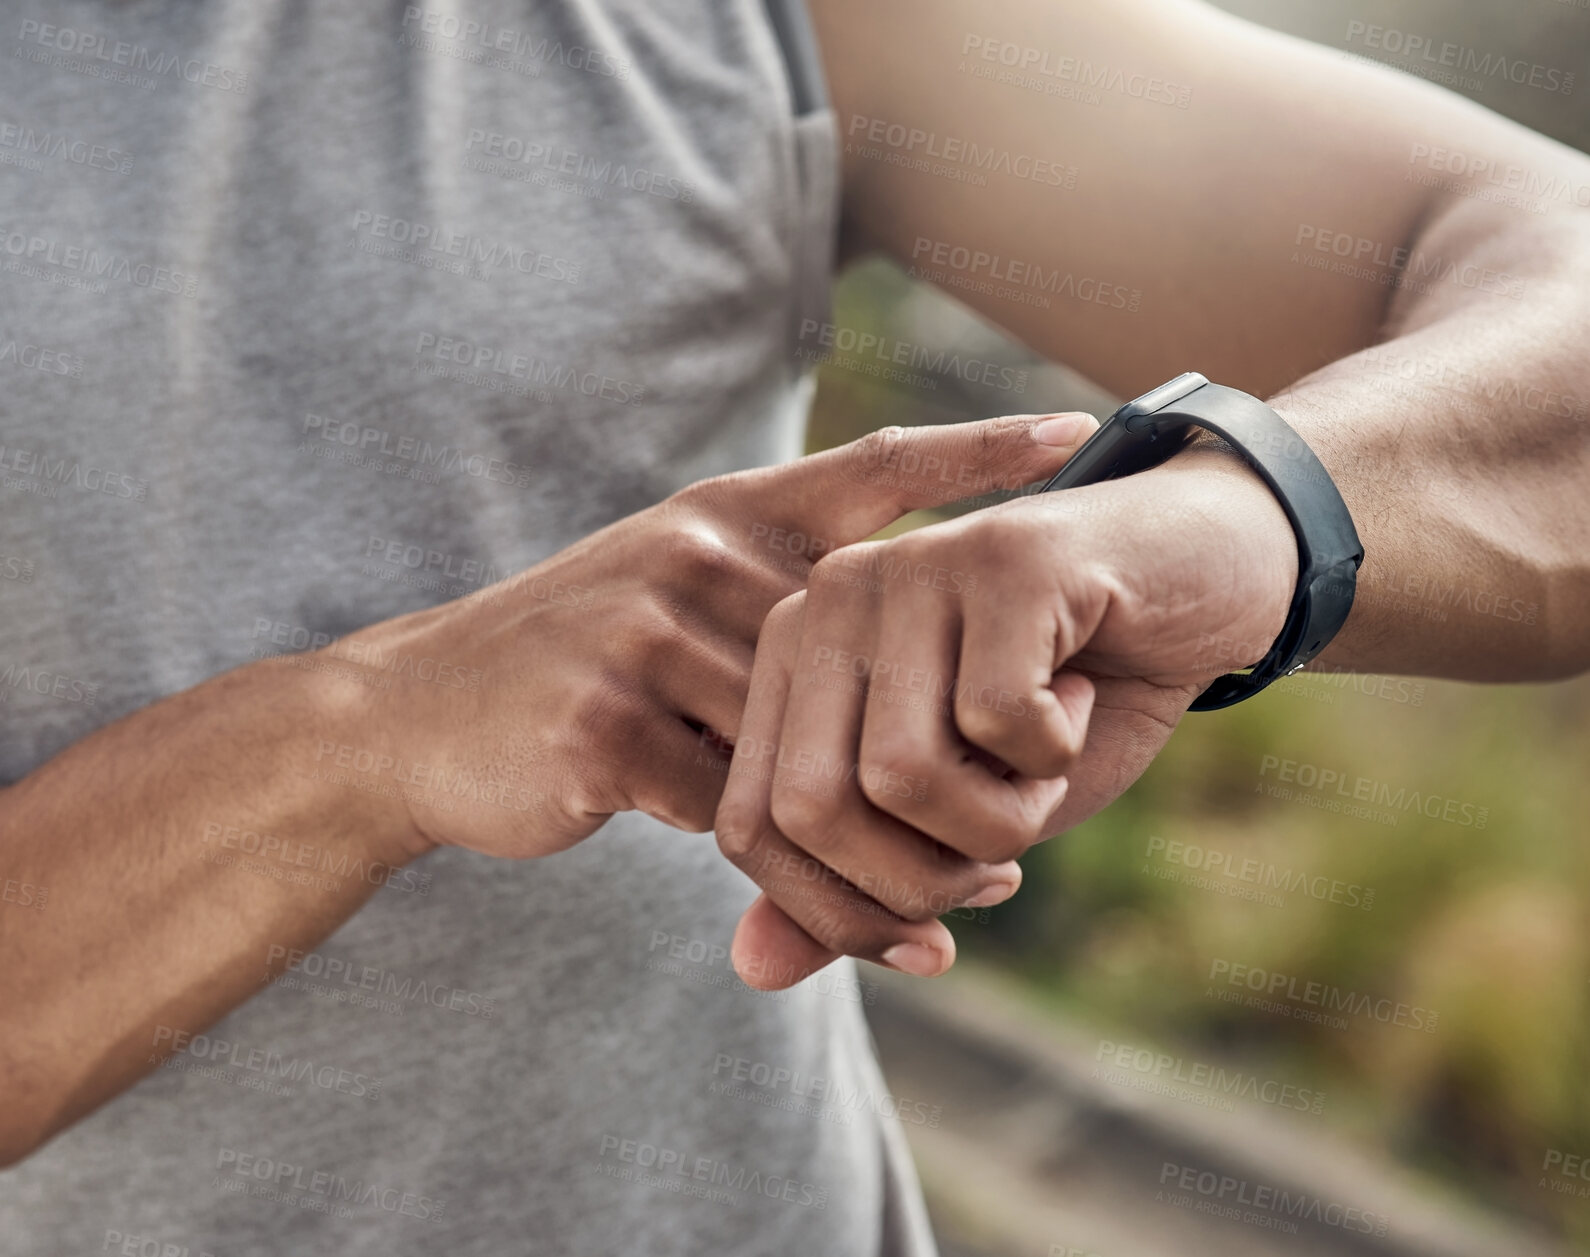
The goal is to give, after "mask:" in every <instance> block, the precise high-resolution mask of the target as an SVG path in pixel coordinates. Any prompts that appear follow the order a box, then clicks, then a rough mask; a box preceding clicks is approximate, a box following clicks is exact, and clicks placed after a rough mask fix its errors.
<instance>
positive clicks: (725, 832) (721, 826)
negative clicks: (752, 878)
mask: <svg viewBox="0 0 1590 1257" xmlns="http://www.w3.org/2000/svg"><path fill="white" fill-rule="evenodd" d="M763 833H764V825H763V820H762V815H761V813H760V811H759V809H758V808H757V807H756V806H755V804H754V803H753V802H752V801H750V800H740V799H732V798H725V799H724V800H723V803H722V804H721V805H720V806H719V808H718V815H717V831H716V835H717V839H718V850H719V851H721V852H723V854H724V856H725V857H727V858H728V860H729V861H730V862H731V863H732V864H734V865H735V867H737V868H738V867H742V866H743V865H744V864H745V863H746V862H748V861H749V860H750V859H751V857H752V856H754V855H755V854H756V851H757V848H758V847H760V846H761V845H762V837H763Z"/></svg>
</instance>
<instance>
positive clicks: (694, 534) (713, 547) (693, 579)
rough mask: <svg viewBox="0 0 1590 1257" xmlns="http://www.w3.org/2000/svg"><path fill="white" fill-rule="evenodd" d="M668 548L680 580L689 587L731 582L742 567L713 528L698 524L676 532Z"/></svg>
mask: <svg viewBox="0 0 1590 1257" xmlns="http://www.w3.org/2000/svg"><path fill="white" fill-rule="evenodd" d="M668 549H669V557H670V559H671V560H672V562H673V563H674V564H675V565H676V567H677V570H678V571H679V574H680V576H681V578H682V579H683V581H684V582H685V583H686V584H687V585H688V586H690V587H691V588H700V587H702V586H710V585H714V584H716V583H717V582H719V581H724V580H729V579H732V578H734V577H735V576H737V575H738V574H739V572H740V570H741V568H742V566H743V562H742V560H741V558H740V556H739V555H738V554H737V553H736V552H735V550H734V548H733V547H732V546H731V545H729V543H728V542H727V541H725V540H724V539H723V537H722V536H721V535H720V534H719V533H718V532H717V531H716V530H715V529H713V528H711V527H708V526H707V525H705V524H701V523H692V524H690V525H687V526H686V527H683V528H681V529H679V530H678V531H677V532H676V533H675V534H674V537H673V540H672V542H671V543H670V545H669V548H668Z"/></svg>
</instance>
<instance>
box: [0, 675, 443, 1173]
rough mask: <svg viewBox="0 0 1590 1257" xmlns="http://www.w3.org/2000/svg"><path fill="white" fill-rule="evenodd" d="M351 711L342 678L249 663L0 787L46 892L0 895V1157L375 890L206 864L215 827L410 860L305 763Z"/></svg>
mask: <svg viewBox="0 0 1590 1257" xmlns="http://www.w3.org/2000/svg"><path fill="white" fill-rule="evenodd" d="M366 715H367V713H366V700H365V698H364V696H363V694H362V693H361V687H360V686H359V684H358V683H357V682H351V681H339V680H337V679H335V678H330V679H328V678H326V677H325V676H324V675H321V674H315V673H311V672H307V671H305V670H303V669H301V668H295V667H292V666H288V665H287V664H286V663H284V662H281V661H264V662H261V663H257V664H252V665H250V666H248V667H245V668H241V669H239V670H237V671H235V672H230V673H227V674H225V675H223V676H220V677H217V678H215V679H214V680H211V681H208V682H206V683H205V684H203V685H200V686H198V687H196V688H195V689H192V690H188V691H186V692H184V693H182V694H178V695H176V696H174V697H172V698H169V699H166V700H164V701H163V702H160V703H156V704H155V705H153V706H151V707H148V708H146V709H144V710H143V711H140V712H137V713H136V714H134V715H132V716H129V717H127V718H126V719H123V720H119V721H117V722H116V723H114V724H112V725H109V726H107V727H106V728H104V729H101V730H99V731H98V732H97V733H94V734H93V735H91V736H90V737H87V738H85V739H83V741H81V742H79V743H77V744H75V745H74V746H71V747H69V748H68V749H67V750H66V751H64V752H62V753H61V754H60V755H58V756H56V757H55V758H54V759H53V760H51V761H50V762H49V763H47V764H45V765H44V766H42V767H41V768H40V769H38V770H37V771H36V772H34V773H32V774H30V775H29V776H27V777H24V778H23V779H22V780H21V781H20V782H18V783H17V784H16V785H14V786H11V787H10V788H9V789H7V790H5V791H3V792H0V851H4V852H5V866H6V874H7V876H8V877H9V878H11V879H12V880H14V881H17V882H19V883H23V884H26V885H28V886H30V887H34V888H39V889H42V891H43V892H44V893H45V895H46V896H47V897H46V898H45V900H44V903H43V905H42V907H41V908H40V909H39V910H37V911H29V910H27V909H23V908H19V907H16V906H12V905H7V906H6V907H5V909H4V910H0V955H3V956H4V957H5V963H4V964H3V965H0V1010H3V1012H0V1093H3V1094H4V1096H5V1104H4V1120H3V1121H0V1163H3V1164H10V1163H12V1162H14V1161H16V1160H18V1159H19V1158H20V1157H22V1156H24V1155H25V1154H26V1153H28V1152H29V1151H31V1150H32V1149H33V1148H34V1147H36V1146H37V1145H38V1144H39V1143H41V1142H42V1141H43V1140H44V1139H45V1138H47V1137H48V1136H49V1135H50V1134H53V1133H54V1132H55V1131H57V1130H60V1129H61V1128H63V1127H65V1126H67V1125H69V1124H70V1123H72V1122H73V1121H75V1120H77V1119H78V1118H79V1117H81V1116H82V1115H83V1114H84V1113H86V1112H87V1111H89V1110H90V1109H92V1108H94V1107H95V1106H96V1105H98V1104H99V1103H100V1102H101V1101H103V1100H104V1099H105V1098H106V1097H107V1096H110V1095H114V1094H115V1093H116V1092H118V1091H121V1090H122V1089H123V1088H125V1087H126V1086H128V1085H129V1084H130V1083H131V1082H132V1081H133V1080H134V1079H136V1078H137V1077H138V1076H140V1075H141V1074H143V1073H144V1072H145V1071H146V1070H147V1069H148V1062H149V1059H150V1057H151V1056H154V1055H157V1054H159V1053H160V1048H159V1043H158V1040H157V1036H156V1029H157V1027H159V1026H166V1027H177V1028H181V1029H187V1030H198V1029H201V1028H203V1027H204V1026H206V1025H208V1024H209V1023H210V1022H212V1021H213V1020H214V1019H215V1018H216V1017H217V1016H219V1015H220V1014H221V1013H222V1012H224V1011H226V1010H227V1009H229V1008H232V1007H234V1006H235V1005H237V1004H240V1003H242V1002H243V1001H244V1000H246V999H247V998H248V997H249V996H250V995H252V994H255V993H256V992H258V991H259V990H260V989H261V983H262V981H263V979H264V978H265V976H266V973H267V968H266V960H267V957H268V956H269V955H270V954H272V946H273V945H276V946H277V947H279V948H280V949H281V950H279V951H277V952H276V953H275V954H277V955H281V954H284V953H285V951H286V950H287V949H291V948H294V947H301V948H304V949H309V948H312V947H313V945H314V944H315V943H316V942H317V941H319V940H320V939H322V938H324V937H325V936H326V935H327V934H329V933H331V932H332V931H333V930H334V929H335V928H336V927H337V925H339V924H340V923H341V922H342V921H344V920H345V919H346V918H347V917H349V916H351V915H352V914H353V913H354V911H355V910H356V909H357V908H358V907H359V906H360V905H361V904H362V903H363V902H364V901H365V899H366V898H367V897H368V896H369V895H370V893H371V892H372V882H371V881H370V880H369V879H367V878H366V877H362V876H359V875H357V874H354V875H345V876H336V877H330V878H316V879H315V880H314V881H313V883H312V884H311V885H309V886H302V885H297V884H292V883H289V882H287V881H285V880H282V881H278V880H275V879H273V878H270V877H259V876H247V875H243V874H240V873H239V872H238V871H237V870H236V869H235V868H232V867H228V866H227V865H226V864H224V863H223V862H221V861H222V860H224V858H225V855H226V852H227V849H228V847H227V827H235V831H237V832H241V831H252V832H254V833H257V834H260V835H271V836H273V837H277V838H281V839H284V840H287V841H291V842H294V843H299V844H309V845H311V846H314V847H317V848H322V847H323V848H325V849H327V850H328V852H329V853H330V854H333V855H334V856H335V857H336V859H335V861H334V862H335V863H336V864H338V865H339V866H341V867H344V868H348V867H357V866H363V867H366V868H368V867H369V866H370V865H371V864H372V863H373V864H375V865H377V866H378V867H379V866H394V865H400V864H403V863H406V862H407V860H408V859H409V858H410V855H411V854H412V848H411V847H410V846H408V845H407V844H406V842H405V837H404V836H405V834H406V833H407V832H408V829H409V826H408V822H407V817H406V816H405V815H403V813H402V806H401V804H397V805H396V807H395V808H394V806H393V804H392V802H391V801H389V800H386V799H384V798H382V797H381V796H378V795H375V794H370V793H366V792H362V791H356V790H348V789H345V788H341V787H338V786H334V785H331V784H328V783H327V782H325V781H321V780H316V779H314V777H313V776H312V775H311V771H310V770H312V768H313V766H314V764H315V763H316V758H315V752H316V750H317V748H319V746H320V745H321V743H322V740H323V739H324V740H327V741H330V742H333V743H339V744H347V743H355V742H359V741H360V740H361V738H360V736H359V735H358V734H357V733H356V732H355V730H357V729H358V728H359V727H360V726H361V725H362V724H364V722H365V720H366ZM233 845H234V846H235V843H234V844H233ZM217 857H220V859H218V858H217ZM28 897H29V898H34V897H36V895H29V896H28ZM276 968H278V969H279V968H280V964H279V963H278V965H277V966H276Z"/></svg>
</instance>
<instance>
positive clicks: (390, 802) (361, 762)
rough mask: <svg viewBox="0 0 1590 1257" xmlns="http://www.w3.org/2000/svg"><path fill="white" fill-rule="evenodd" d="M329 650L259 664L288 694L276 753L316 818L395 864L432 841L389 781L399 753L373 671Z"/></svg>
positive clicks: (373, 857)
mask: <svg viewBox="0 0 1590 1257" xmlns="http://www.w3.org/2000/svg"><path fill="white" fill-rule="evenodd" d="M333 651H335V644H333V646H331V647H327V648H325V649H323V650H317V651H310V652H306V653H304V654H299V655H289V656H284V657H282V658H281V659H276V660H269V661H266V662H265V663H263V664H261V665H259V666H262V667H269V668H274V669H275V670H276V671H277V676H275V677H273V678H271V679H270V682H269V684H270V685H271V686H272V689H273V690H274V691H275V692H277V693H281V692H282V691H284V690H285V691H287V692H289V693H290V694H291V696H292V699H291V702H290V706H291V708H292V710H293V712H294V716H292V717H290V718H289V723H290V729H289V731H287V732H286V733H285V736H286V739H287V746H286V748H285V750H284V753H283V757H284V760H285V762H286V765H287V768H288V771H289V772H290V773H291V774H292V775H293V777H294V779H295V780H296V781H297V782H299V783H301V785H302V786H304V787H307V790H308V792H309V795H310V799H309V806H310V807H311V808H312V809H313V811H314V813H315V815H316V817H317V819H318V820H319V823H321V824H323V825H324V826H325V827H326V828H327V829H329V830H331V831H333V832H335V833H337V834H339V835H341V836H342V837H341V841H343V842H345V843H347V844H349V845H351V846H353V847H355V848H356V849H357V851H358V854H359V855H360V856H361V857H363V858H364V859H365V860H366V861H369V862H375V863H380V864H386V865H391V866H393V867H400V866H402V865H404V864H407V863H409V862H410V861H411V860H414V859H416V858H418V857H419V856H421V855H424V854H425V853H426V852H427V851H429V850H431V849H433V847H434V845H435V844H434V843H432V842H431V841H430V840H429V839H428V838H427V837H426V836H425V835H424V834H423V833H422V832H421V831H420V830H419V828H418V827H417V826H416V825H415V824H414V820H413V817H412V815H411V813H410V809H409V807H408V805H407V804H406V803H405V802H404V800H403V797H402V787H401V785H398V784H396V783H395V782H394V780H393V777H394V772H395V770H397V769H400V768H401V766H402V765H403V763H404V760H403V758H402V756H401V753H400V752H398V751H397V749H396V748H395V747H394V746H393V745H392V744H391V739H390V738H389V737H388V735H387V730H388V729H390V728H391V727H392V714H391V713H390V712H389V711H388V710H387V703H388V701H389V700H388V695H387V694H386V692H385V691H383V690H382V689H381V688H379V686H378V685H377V684H374V683H373V682H375V681H377V680H379V679H380V678H378V677H375V676H373V675H372V674H370V673H369V672H368V670H367V669H364V668H361V667H359V666H358V665H355V664H350V663H348V662H346V661H345V660H343V659H341V658H339V657H338V656H337V655H336V654H334V653H328V652H333Z"/></svg>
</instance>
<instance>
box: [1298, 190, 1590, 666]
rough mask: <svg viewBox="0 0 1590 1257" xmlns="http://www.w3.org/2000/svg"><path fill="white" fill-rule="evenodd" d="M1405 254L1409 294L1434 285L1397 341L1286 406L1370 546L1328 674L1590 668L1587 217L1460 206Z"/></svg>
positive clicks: (1402, 297) (1404, 306)
mask: <svg viewBox="0 0 1590 1257" xmlns="http://www.w3.org/2000/svg"><path fill="white" fill-rule="evenodd" d="M1408 258H1409V266H1408V267H1407V268H1406V269H1405V271H1404V278H1405V279H1407V280H1412V279H1413V278H1414V276H1415V275H1416V274H1423V275H1424V276H1425V277H1426V278H1425V279H1424V280H1423V281H1421V282H1419V283H1417V284H1414V283H1409V284H1408V285H1407V286H1404V287H1402V288H1400V289H1399V290H1398V292H1397V293H1396V295H1395V297H1394V298H1393V300H1392V301H1391V302H1390V303H1389V305H1388V318H1387V324H1386V328H1385V338H1384V339H1383V340H1382V341H1381V343H1380V344H1378V345H1376V346H1375V347H1374V348H1371V349H1368V350H1365V351H1363V352H1360V353H1357V354H1354V355H1352V356H1350V357H1347V358H1344V359H1342V360H1340V361H1338V362H1335V363H1333V364H1331V365H1330V366H1328V367H1326V368H1324V369H1322V370H1320V371H1317V372H1315V373H1313V374H1312V375H1310V376H1308V377H1307V378H1305V379H1304V380H1302V381H1300V382H1299V383H1298V384H1296V385H1295V386H1293V387H1292V388H1290V389H1287V390H1286V391H1285V392H1283V393H1282V394H1281V395H1280V396H1278V397H1276V398H1274V399H1272V404H1273V405H1274V406H1275V407H1276V408H1277V409H1278V410H1279V411H1280V412H1281V414H1282V415H1283V416H1284V417H1286V418H1287V419H1288V420H1289V421H1290V422H1291V423H1292V424H1293V425H1294V426H1295V427H1296V428H1297V429H1298V430H1299V431H1300V432H1301V433H1302V434H1303V435H1304V437H1305V438H1306V439H1307V440H1308V442H1309V443H1310V445H1311V446H1313V448H1314V449H1315V450H1316V452H1317V453H1318V454H1319V456H1320V458H1321V459H1322V460H1323V461H1324V463H1325V465H1326V467H1327V468H1328V469H1329V470H1330V472H1331V474H1332V476H1333V477H1334V478H1335V480H1336V482H1337V484H1338V486H1339V487H1340V489H1341V491H1342V494H1343V497H1344V498H1345V499H1346V501H1347V504H1348V506H1349V508H1350V509H1351V510H1352V513H1353V518H1354V520H1355V521H1356V523H1357V527H1358V531H1359V534H1360V536H1361V537H1362V539H1363V542H1364V548H1365V555H1366V557H1365V561H1364V566H1363V570H1362V571H1361V573H1360V575H1359V582H1358V595H1357V598H1356V600H1355V604H1354V608H1353V613H1352V616H1351V617H1350V619H1349V620H1348V622H1347V625H1346V627H1345V628H1344V629H1343V631H1342V633H1341V635H1340V636H1339V637H1338V638H1337V639H1336V641H1335V642H1334V643H1333V644H1332V646H1331V647H1330V648H1329V649H1328V650H1327V651H1326V652H1325V653H1324V654H1323V655H1322V656H1321V657H1320V660H1319V661H1318V664H1317V665H1316V666H1318V667H1323V668H1327V669H1328V668H1348V669H1353V670H1364V671H1380V672H1401V673H1422V674H1426V675H1435V676H1447V677H1452V678H1456V679H1462V680H1485V681H1522V680H1532V679H1546V678H1553V677H1561V676H1566V675H1571V674H1573V673H1575V672H1579V671H1582V670H1583V669H1585V668H1586V667H1590V359H1587V358H1586V356H1585V354H1584V348H1583V347H1584V345H1585V344H1586V343H1587V341H1590V213H1585V212H1583V211H1570V210H1560V211H1557V212H1554V213H1552V214H1550V215H1548V216H1545V217H1542V218H1534V217H1530V218H1525V217H1523V216H1521V215H1520V214H1518V213H1517V212H1516V211H1512V210H1506V209H1500V208H1497V207H1494V206H1490V205H1486V204H1484V203H1478V202H1471V201H1459V202H1458V203H1457V204H1455V205H1453V206H1450V207H1448V208H1446V209H1445V210H1444V211H1443V212H1441V213H1439V214H1438V215H1436V216H1434V217H1433V218H1432V219H1431V221H1430V222H1429V224H1428V225H1427V226H1426V228H1425V229H1424V230H1423V231H1421V232H1420V233H1419V235H1418V236H1417V237H1416V238H1415V239H1414V240H1413V241H1412V242H1411V243H1410V245H1409V247H1408ZM1487 276H1489V277H1490V278H1487ZM1496 277H1503V278H1500V279H1498V278H1496ZM1344 282H1346V281H1344ZM1488 288H1489V289H1491V290H1487V289H1488ZM1497 289H1502V290H1511V291H1512V292H1515V293H1517V294H1518V296H1517V299H1513V298H1510V297H1509V296H1507V295H1505V292H1504V291H1497Z"/></svg>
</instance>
